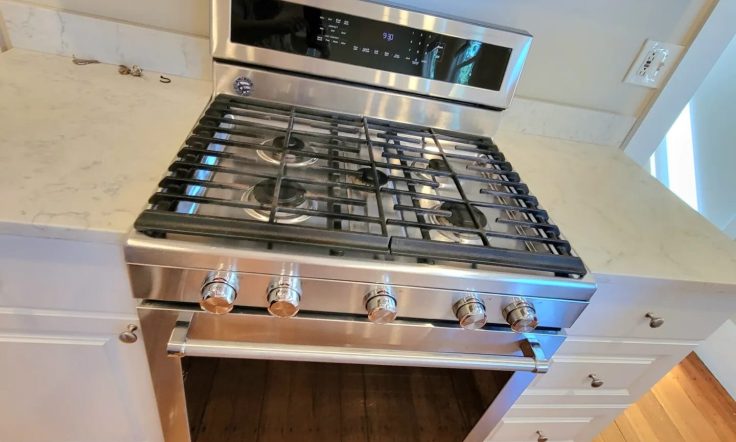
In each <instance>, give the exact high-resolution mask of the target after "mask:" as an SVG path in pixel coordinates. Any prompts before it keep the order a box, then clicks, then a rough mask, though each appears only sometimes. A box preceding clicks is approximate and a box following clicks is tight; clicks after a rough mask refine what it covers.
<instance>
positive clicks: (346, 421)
mask: <svg viewBox="0 0 736 442" xmlns="http://www.w3.org/2000/svg"><path fill="white" fill-rule="evenodd" d="M339 367H340V378H339V382H340V405H341V407H342V409H341V410H340V441H341V442H368V427H367V425H368V423H367V422H366V410H365V377H364V375H363V367H361V366H359V365H340V366H339Z"/></svg>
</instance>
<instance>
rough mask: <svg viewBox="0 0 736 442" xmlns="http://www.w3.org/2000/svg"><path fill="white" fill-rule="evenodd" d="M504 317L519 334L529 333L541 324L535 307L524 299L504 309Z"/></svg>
mask: <svg viewBox="0 0 736 442" xmlns="http://www.w3.org/2000/svg"><path fill="white" fill-rule="evenodd" d="M503 317H504V318H506V322H508V323H509V325H510V326H511V330H513V331H515V332H517V333H527V332H530V331H532V330H534V329H535V328H537V325H538V324H539V320H538V319H537V311H536V310H534V306H533V305H532V304H531V303H530V302H527V301H525V300H523V299H519V300H517V301H514V302H512V303H511V304H509V305H507V306H506V307H504V309H503Z"/></svg>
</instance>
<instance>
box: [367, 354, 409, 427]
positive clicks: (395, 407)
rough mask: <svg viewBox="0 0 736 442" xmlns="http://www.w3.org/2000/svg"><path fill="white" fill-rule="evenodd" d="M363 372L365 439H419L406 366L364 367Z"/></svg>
mask: <svg viewBox="0 0 736 442" xmlns="http://www.w3.org/2000/svg"><path fill="white" fill-rule="evenodd" d="M363 372H364V375H365V408H366V422H367V428H368V440H369V441H371V442H373V441H376V442H378V441H380V442H384V441H386V442H406V441H418V440H419V439H418V438H417V433H418V431H417V428H416V426H417V419H416V415H415V413H414V411H415V410H414V407H413V406H412V400H411V381H410V379H409V370H408V369H407V368H405V367H378V366H365V367H363Z"/></svg>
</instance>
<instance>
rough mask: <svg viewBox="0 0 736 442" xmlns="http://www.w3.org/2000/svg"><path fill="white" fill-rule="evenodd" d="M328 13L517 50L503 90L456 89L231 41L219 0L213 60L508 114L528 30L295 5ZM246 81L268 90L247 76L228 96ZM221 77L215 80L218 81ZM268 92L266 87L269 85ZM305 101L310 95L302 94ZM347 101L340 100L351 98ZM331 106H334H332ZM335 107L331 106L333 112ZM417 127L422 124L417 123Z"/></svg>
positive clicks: (354, 5)
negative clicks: (255, 66)
mask: <svg viewBox="0 0 736 442" xmlns="http://www.w3.org/2000/svg"><path fill="white" fill-rule="evenodd" d="M291 1H292V2H294V3H302V4H305V5H312V6H317V7H321V8H325V9H328V10H331V11H339V12H346V13H349V14H352V15H359V16H361V17H366V18H372V19H376V20H382V21H387V22H390V23H398V24H402V25H406V26H410V27H412V28H416V29H423V30H426V31H432V32H439V33H444V34H447V35H454V36H458V37H464V38H470V39H475V40H478V41H481V42H487V43H492V44H497V45H501V46H504V47H508V48H512V52H511V59H510V60H509V62H508V68H507V69H506V74H505V76H504V79H503V82H502V84H501V88H500V90H499V91H492V90H488V89H481V88H476V87H470V86H465V85H457V84H452V83H446V82H442V81H437V80H428V79H424V78H420V77H415V76H410V75H404V74H398V73H394V72H382V71H378V70H375V69H371V68H367V67H362V66H355V65H350V64H347V63H338V62H334V61H329V60H322V59H315V58H310V57H304V56H300V55H295V54H289V53H284V52H278V51H274V50H270V49H264V48H259V47H254V46H245V45H239V44H235V43H232V42H231V40H230V16H231V0H215V1H213V2H212V8H213V9H212V36H211V37H212V48H213V54H214V57H215V58H217V59H228V60H234V61H239V62H245V63H254V64H261V65H265V66H271V67H276V68H279V69H286V70H290V71H294V72H301V73H305V74H311V75H320V76H323V77H332V78H336V79H339V80H342V81H350V82H355V83H363V84H365V85H370V86H378V87H381V88H390V89H394V90H400V91H405V92H411V93H416V94H422V95H429V96H434V97H439V98H443V99H451V100H457V101H464V102H470V103H477V104H480V105H483V106H489V107H495V108H501V109H505V108H507V107H508V106H509V104H510V103H511V98H512V97H513V94H514V91H515V89H516V85H517V83H518V81H519V77H520V75H521V68H522V66H523V64H524V60H525V59H526V56H527V53H528V51H529V48H530V46H531V41H532V37H531V36H530V35H528V34H526V33H525V32H523V31H518V30H512V29H504V28H502V27H493V26H490V25H478V24H471V23H464V22H460V21H456V20H450V19H446V18H441V17H430V16H428V15H426V14H421V13H417V12H412V11H405V10H400V9H397V8H392V7H389V6H383V5H379V4H375V3H369V2H365V1H358V0H347V1H346V0H291ZM240 76H244V77H247V78H249V79H251V80H252V82H253V85H254V87H253V95H256V96H257V95H258V94H260V93H261V92H262V91H263V89H264V85H263V84H262V83H261V82H260V81H259V80H258V79H257V78H254V77H253V76H251V75H247V74H243V75H238V76H233V77H230V78H229V79H228V80H227V83H228V84H227V90H228V92H229V91H231V90H232V84H233V81H234V80H235V78H237V77H240ZM217 77H219V75H216V78H217ZM266 87H267V86H266ZM302 96H305V95H302ZM346 98H348V97H347V96H344V97H341V99H346ZM327 103H329V101H328V102H327ZM335 104H337V103H335ZM335 104H331V105H330V107H331V108H334V107H335ZM414 122H415V123H416V122H417V121H414Z"/></svg>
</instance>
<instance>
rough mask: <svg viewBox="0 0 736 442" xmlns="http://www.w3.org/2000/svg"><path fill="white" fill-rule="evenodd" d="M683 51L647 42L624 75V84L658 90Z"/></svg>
mask: <svg viewBox="0 0 736 442" xmlns="http://www.w3.org/2000/svg"><path fill="white" fill-rule="evenodd" d="M683 49H684V47H683V46H680V45H676V44H672V43H663V42H661V41H655V40H647V41H646V42H645V43H644V47H643V48H642V50H641V52H640V53H639V55H638V56H637V57H636V60H634V64H632V65H631V68H630V69H629V73H628V74H626V78H624V83H630V84H636V85H639V86H646V87H650V88H654V89H657V88H659V87H660V86H661V85H662V82H663V81H664V79H665V78H667V74H668V73H669V71H670V70H671V69H672V67H673V66H674V65H675V63H676V62H677V60H678V59H679V57H680V54H681V53H682V50H683Z"/></svg>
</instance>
